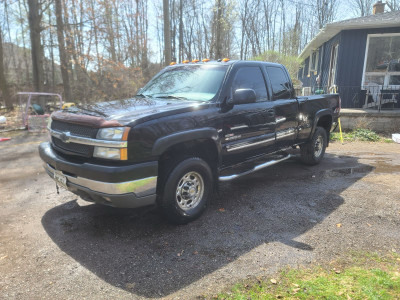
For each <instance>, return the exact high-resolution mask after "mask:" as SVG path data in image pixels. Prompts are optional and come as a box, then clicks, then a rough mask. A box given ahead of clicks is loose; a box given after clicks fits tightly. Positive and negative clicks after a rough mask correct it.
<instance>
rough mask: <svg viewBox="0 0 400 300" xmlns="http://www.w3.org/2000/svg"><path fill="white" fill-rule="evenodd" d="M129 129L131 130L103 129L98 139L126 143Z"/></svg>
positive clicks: (121, 128) (119, 128) (99, 132)
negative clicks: (123, 141)
mask: <svg viewBox="0 0 400 300" xmlns="http://www.w3.org/2000/svg"><path fill="white" fill-rule="evenodd" d="M129 129H130V128H129V127H111V128H102V129H100V130H99V131H98V132H97V139H99V140H111V141H122V140H125V141H126V140H127V137H128V132H129ZM125 133H126V134H125ZM125 135H126V137H125Z"/></svg>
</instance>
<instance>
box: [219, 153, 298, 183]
mask: <svg viewBox="0 0 400 300" xmlns="http://www.w3.org/2000/svg"><path fill="white" fill-rule="evenodd" d="M290 157H291V155H290V154H288V155H287V156H285V157H283V158H281V159H277V160H270V161H267V162H265V163H263V164H260V165H257V166H255V167H254V168H253V169H251V170H248V171H246V172H243V173H240V174H233V175H228V176H220V177H218V179H219V181H230V180H233V179H236V178H239V177H242V176H244V175H248V174H250V173H253V172H255V171H258V170H261V169H264V168H267V167H270V166H272V165H275V164H277V163H280V162H281V161H284V160H287V159H289V158H290Z"/></svg>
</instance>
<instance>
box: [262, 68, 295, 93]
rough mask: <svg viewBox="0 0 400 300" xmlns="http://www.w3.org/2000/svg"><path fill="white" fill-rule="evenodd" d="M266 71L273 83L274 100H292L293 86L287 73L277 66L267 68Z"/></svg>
mask: <svg viewBox="0 0 400 300" xmlns="http://www.w3.org/2000/svg"><path fill="white" fill-rule="evenodd" d="M265 69H266V72H267V74H268V77H269V81H270V82H271V89H272V100H278V99H290V98H291V97H292V93H291V86H292V84H291V82H290V79H289V77H288V75H287V73H286V71H285V70H284V69H283V68H280V67H275V66H267V67H265Z"/></svg>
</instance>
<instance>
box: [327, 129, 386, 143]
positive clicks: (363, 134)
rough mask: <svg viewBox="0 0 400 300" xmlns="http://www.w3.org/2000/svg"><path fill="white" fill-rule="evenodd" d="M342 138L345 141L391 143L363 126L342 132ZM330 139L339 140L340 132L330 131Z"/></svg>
mask: <svg viewBox="0 0 400 300" xmlns="http://www.w3.org/2000/svg"><path fill="white" fill-rule="evenodd" d="M343 140H344V141H347V142H353V141H362V142H384V143H393V141H392V140H391V139H388V138H387V137H383V136H380V135H379V134H377V133H376V132H375V131H372V130H369V129H365V128H358V129H355V130H353V131H350V132H343ZM331 141H340V133H339V132H331Z"/></svg>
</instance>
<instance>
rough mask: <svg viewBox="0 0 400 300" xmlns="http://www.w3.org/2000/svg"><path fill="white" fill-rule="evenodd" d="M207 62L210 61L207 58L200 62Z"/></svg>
mask: <svg viewBox="0 0 400 300" xmlns="http://www.w3.org/2000/svg"><path fill="white" fill-rule="evenodd" d="M209 61H210V59H209V58H205V59H203V60H202V62H209Z"/></svg>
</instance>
